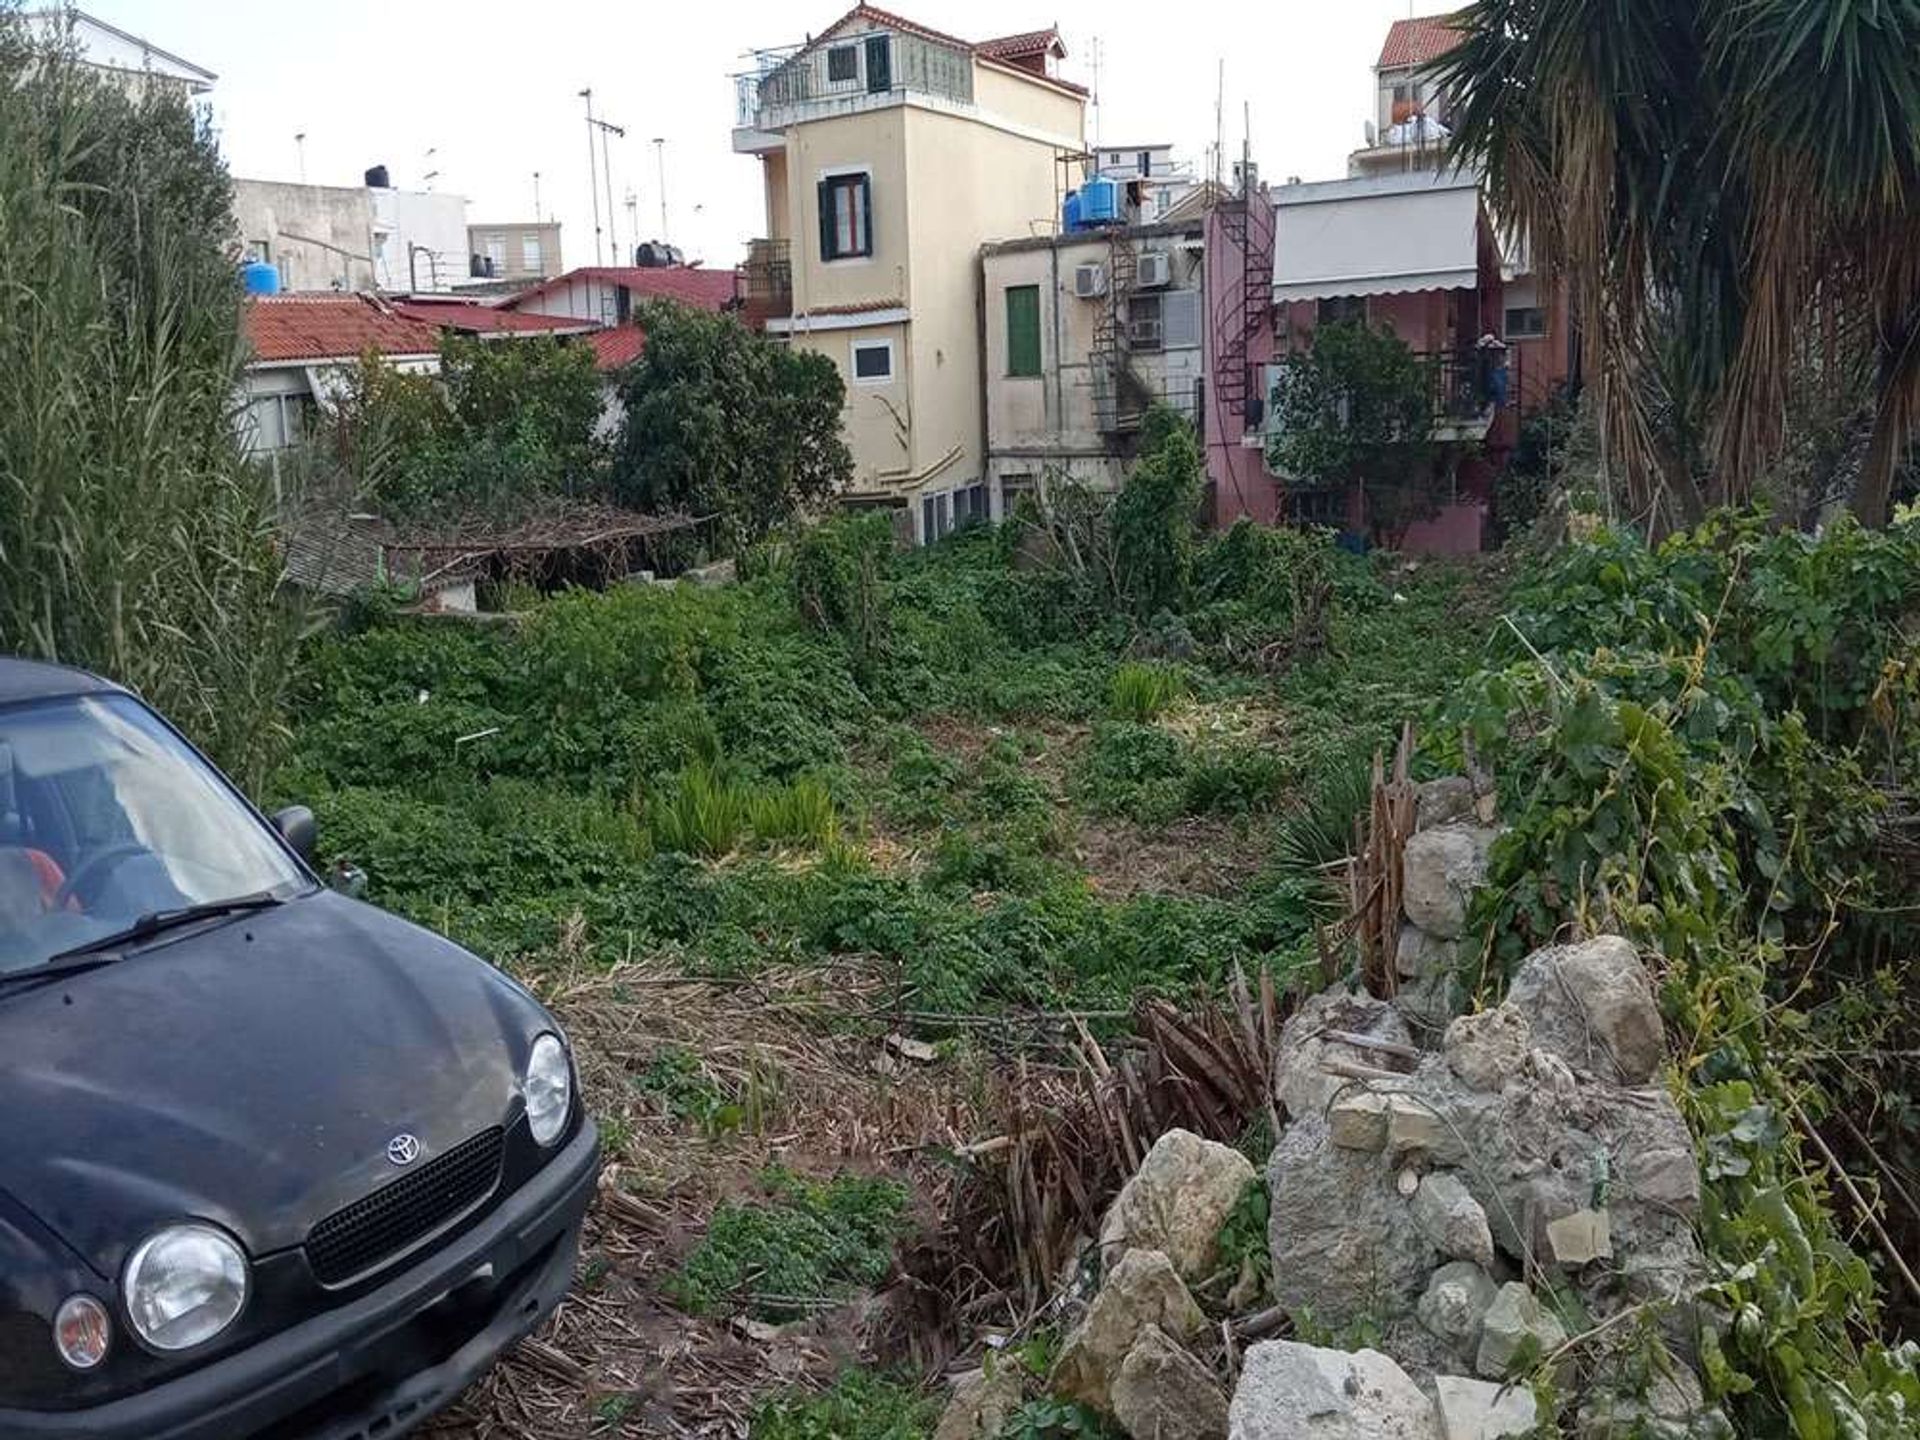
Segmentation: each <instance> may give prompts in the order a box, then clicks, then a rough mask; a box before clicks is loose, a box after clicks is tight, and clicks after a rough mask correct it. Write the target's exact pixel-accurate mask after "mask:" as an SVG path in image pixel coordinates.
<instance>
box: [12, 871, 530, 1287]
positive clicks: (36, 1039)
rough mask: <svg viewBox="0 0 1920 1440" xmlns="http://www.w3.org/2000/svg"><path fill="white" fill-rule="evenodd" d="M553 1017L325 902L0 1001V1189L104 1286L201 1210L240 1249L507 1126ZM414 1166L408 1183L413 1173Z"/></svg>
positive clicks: (268, 913) (306, 899)
mask: <svg viewBox="0 0 1920 1440" xmlns="http://www.w3.org/2000/svg"><path fill="white" fill-rule="evenodd" d="M551 1024H552V1022H551V1021H550V1020H549V1019H548V1018H547V1017H546V1014H545V1012H544V1011H543V1010H542V1009H541V1008H540V1006H539V1005H538V1004H537V1003H536V1002H535V1001H534V1000H533V999H532V997H531V996H529V995H528V994H527V993H526V992H525V991H524V990H522V989H521V988H520V987H519V986H517V985H515V984H514V983H513V982H512V981H511V980H509V979H507V978H506V977H505V976H504V975H502V974H501V973H500V972H499V971H497V970H495V969H493V968H492V967H491V966H489V965H487V964H485V963H484V962H482V961H480V960H478V959H476V958H475V957H473V956H472V955H469V954H468V953H467V952H466V951H464V950H462V949H460V948H459V947H458V946H455V945H453V944H451V943H450V942H448V941H446V940H444V939H442V938H440V937H439V936H436V935H433V934H432V933H430V932H428V931H425V930H422V929H420V928H418V927H417V926H413V925H409V924H407V923H406V922H405V921H402V920H399V919H396V918H395V917H394V916H391V915H388V914H386V913H385V912H383V911H380V910H376V909H374V908H373V907H371V906H368V905H362V904H360V903H358V902H357V901H353V900H348V899H346V898H345V897H342V896H339V895H335V894H333V893H331V892H326V891H322V892H318V893H315V894H311V895H307V896H303V897H301V898H298V899H295V900H290V901H288V902H287V903H285V904H283V905H280V906H277V907H275V908H273V909H270V910H264V911H259V912H254V913H249V914H243V915H240V916H237V917H234V918H232V919H229V920H224V921H221V922H219V923H217V924H215V925H214V926H212V927H211V928H209V929H204V930H195V931H193V932H190V933H183V934H181V935H178V936H175V937H169V938H168V940H167V941H165V942H164V943H161V944H158V945H155V946H152V947H151V948H148V949H145V950H142V951H139V952H137V953H135V954H133V955H131V956H129V957H128V958H127V959H125V960H122V961H120V962H118V963H116V964H112V965H108V966H105V967H103V968H101V969H98V970H89V971H84V972H81V973H79V974H75V975H72V976H68V977H66V978H65V979H62V980H59V981H56V982H51V983H49V984H46V985H43V986H39V987H37V988H34V989H31V990H26V991H23V992H19V993H12V994H8V993H0V1117H4V1123H0V1190H5V1191H7V1192H10V1193H11V1194H12V1195H13V1196H14V1197H15V1199H17V1200H18V1201H20V1202H21V1203H22V1204H24V1205H26V1206H27V1207H28V1208H29V1209H30V1210H32V1211H33V1213H34V1214H35V1215H36V1216H37V1217H38V1218H39V1219H40V1220H41V1221H42V1222H43V1223H44V1224H46V1225H47V1226H48V1227H50V1228H51V1229H53V1230H54V1231H56V1232H58V1233H59V1234H60V1236H61V1237H62V1238H63V1239H65V1240H66V1242H67V1243H68V1244H69V1245H70V1246H72V1247H73V1248H74V1250H75V1251H77V1252H78V1253H79V1254H80V1255H81V1256H83V1257H84V1258H85V1259H86V1260H87V1262H88V1263H89V1264H91V1265H92V1266H94V1267H95V1268H96V1269H97V1270H98V1271H99V1272H100V1274H101V1275H102V1276H103V1277H113V1276H115V1275H117V1274H118V1273H119V1269H120V1266H121V1264H122V1262H123V1260H124V1259H125V1257H126V1255H127V1253H128V1251H129V1250H131V1248H132V1247H133V1246H134V1245H136V1244H137V1243H139V1241H140V1240H141V1239H143V1238H144V1237H145V1236H146V1235H147V1234H148V1233H149V1232H151V1231H152V1230H153V1229H154V1228H155V1227H156V1226H158V1225H161V1224H164V1223H166V1222H168V1221H172V1220H178V1219H182V1218H185V1217H188V1216H196V1217H199V1218H202V1219H206V1220H211V1221H213V1222H215V1223H216V1224H219V1225H222V1226H224V1227H226V1228H227V1229H228V1230H230V1231H231V1232H232V1233H233V1234H234V1235H235V1236H237V1237H238V1238H239V1239H240V1241H241V1242H242V1243H243V1244H244V1245H245V1246H246V1247H247V1249H248V1251H249V1252H251V1253H252V1254H253V1255H255V1256H256V1257H257V1256H260V1255H264V1254H267V1253H270V1252H272V1251H275V1250H279V1249H284V1248H286V1247H288V1246H292V1245H297V1244H299V1243H300V1242H301V1240H302V1239H303V1238H304V1237H305V1235H306V1232H307V1230H308V1228H309V1227H310V1226H311V1225H312V1224H313V1223H314V1222H315V1221H316V1220H319V1219H320V1218H322V1217H323V1216H326V1215H329V1214H331V1213H332V1212H333V1211H335V1210H337V1209H339V1208H340V1207H341V1206H342V1205H345V1204H347V1203H349V1202H350V1201H353V1200H356V1199H358V1198H359V1197H361V1196H362V1195H365V1194H367V1193H368V1192H370V1191H372V1190H374V1189H376V1188H378V1187H379V1186H380V1185H382V1184H385V1183H386V1182H388V1181H390V1180H393V1179H397V1178H398V1176H399V1174H400V1171H399V1170H397V1169H396V1168H395V1166H394V1165H393V1163H392V1162H391V1161H389V1160H388V1159H387V1142H388V1141H389V1140H391V1139H393V1138H394V1137H395V1136H396V1135H400V1134H410V1135H413V1136H414V1137H416V1138H417V1139H418V1140H419V1142H420V1157H419V1159H418V1160H416V1161H415V1162H414V1165H415V1166H417V1165H419V1164H420V1163H423V1162H425V1161H426V1160H430V1159H431V1158H432V1157H433V1156H435V1155H437V1154H439V1153H441V1152H443V1151H445V1150H448V1149H451V1148H452V1147H453V1146H454V1145H457V1144H458V1143H459V1142H460V1141H462V1140H464V1139H466V1138H468V1137H469V1136H471V1135H473V1134H475V1133H477V1132H479V1131H481V1130H484V1129H486V1128H487V1127H489V1126H493V1125H502V1124H507V1123H510V1122H511V1121H512V1120H513V1119H514V1118H515V1117H517V1116H518V1115H519V1113H520V1108H521V1102H520V1095H519V1091H520V1075H521V1071H522V1066H523V1065H524V1062H525V1056H526V1053H527V1049H528V1047H529V1046H530V1045H531V1043H532V1041H533V1038H534V1037H535V1036H536V1035H538V1034H539V1033H540V1031H541V1030H542V1029H545V1028H549V1027H550V1026H551ZM410 1168H412V1167H410Z"/></svg>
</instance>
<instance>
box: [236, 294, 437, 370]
mask: <svg viewBox="0 0 1920 1440" xmlns="http://www.w3.org/2000/svg"><path fill="white" fill-rule="evenodd" d="M245 329H246V335H247V343H248V345H249V346H250V347H251V348H252V350H253V358H254V361H255V362H256V363H261V364H273V363H285V362H287V361H297V360H340V359H350V358H352V357H354V356H357V355H360V354H362V353H363V352H365V351H367V350H373V351H375V352H377V353H379V354H381V355H437V354H439V352H440V332H439V330H438V329H436V328H435V327H433V326H432V325H423V324H421V323H420V322H419V321H418V320H411V319H409V318H407V317H406V316H405V315H401V314H399V313H397V312H396V311H395V310H394V308H393V307H392V306H391V305H389V304H387V303H386V302H385V301H384V300H381V299H380V298H379V297H378V296H374V295H256V296H254V297H253V298H252V299H250V300H248V301H247V306H246V316H245Z"/></svg>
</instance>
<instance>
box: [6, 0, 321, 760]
mask: <svg viewBox="0 0 1920 1440" xmlns="http://www.w3.org/2000/svg"><path fill="white" fill-rule="evenodd" d="M228 208H229V187H228V182H227V175H226V170H225V168H224V167H223V165H222V164H221V161H220V158H219V154H218V151H217V149H216V147H215V145H214V141H213V137H212V135H211V133H210V132H209V131H208V129H207V128H206V127H205V126H204V125H203V124H201V123H200V122H198V121H197V120H196V119H195V117H194V114H193V112H192V111H190V110H189V109H188V108H187V107H186V106H183V105H180V104H178V103H175V102H174V101H173V100H172V99H171V98H170V97H168V96H166V95H164V94H161V93H159V92H157V91H156V92H154V93H153V94H151V95H149V96H148V97H147V98H145V99H143V100H140V101H135V100H132V99H129V98H128V97H127V95H126V94H125V93H124V92H123V91H122V90H121V89H120V88H119V87H118V86H116V85H114V84H112V83H110V82H103V81H101V80H100V79H99V78H97V76H96V75H95V74H94V72H92V71H90V70H88V69H87V68H86V67H84V66H82V65H80V64H79V63H78V62H77V61H75V60H74V59H73V58H72V57H71V56H70V55H68V54H65V53H64V52H53V51H49V50H46V49H43V48H36V47H35V46H33V45H30V44H29V42H28V35H27V31H26V27H25V24H24V23H23V22H22V21H21V20H20V18H19V15H18V12H17V10H16V8H15V6H13V5H12V4H0V368H3V369H4V373H5V375H6V377H7V378H6V382H5V387H4V395H3V398H0V650H5V651H8V652H12V653H19V654H27V655H34V656H40V657H43V658H46V659H51V660H59V661H65V662H67V663H70V664H78V665H83V666H88V667H91V668H94V669H98V670H101V671H104V672H105V673H107V674H109V675H111V676H113V677H114V678H115V679H117V680H120V681H122V682H124V683H126V684H128V685H131V686H133V687H134V688H135V689H137V690H139V691H140V692H141V693H142V694H144V695H145V696H146V697H147V698H148V699H150V700H152V701H153V702H154V703H155V704H157V705H158V706H159V707H160V708H161V709H162V710H164V711H166V713H167V714H168V715H169V716H170V717H171V718H172V719H173V720H174V721H175V722H177V723H178V724H180V725H181V726H183V727H184V728H185V729H186V730H187V731H188V733H189V734H191V735H192V736H193V737H194V738H195V739H196V740H198V741H200V742H201V743H203V744H205V745H206V746H207V747H208V748H209V749H210V750H212V752H213V753H214V754H215V755H216V756H218V757H219V759H220V760H221V761H222V762H223V763H225V764H226V765H227V766H228V767H229V768H231V769H232V770H233V771H234V772H235V773H236V774H238V775H239V776H241V777H242V778H243V779H246V780H249V781H257V780H259V779H260V778H261V776H262V775H263V774H264V772H265V771H266V769H267V768H268V767H269V766H270V765H271V764H272V763H273V761H274V759H275V758H276V756H277V755H278V754H279V753H280V751H281V748H282V744H283V741H284V739H285V736H284V732H283V730H282V728H281V700H282V696H283V691H284V687H285V685H286V682H287V677H288V672H289V667H290V662H291V660H292V652H293V646H294V643H295V640H296V637H297V634H298V628H299V617H298V616H297V615H296V614H294V613H293V612H292V611H291V610H290V609H289V608H288V607H286V606H285V605H283V604H281V603H280V600H281V598H282V597H281V596H280V594H279V581H280V568H281V567H280V560H279V557H278V555H277V554H276V552H275V547H274V543H273V522H274V515H273V495H272V489H271V486H270V485H269V483H268V481H267V478H266V477H265V476H263V475H260V474H256V473H255V472H253V471H252V470H250V469H248V468H247V467H246V466H245V465H243V464H242V463H241V461H240V459H239V457H238V454H237V451H236V449H235V446H234V443H233V430H232V426H231V422H230V417H229V409H230V407H231V405H232V399H233V392H234V385H235V382H236V379H237V378H238V375H239V364H240V355H239V347H238V339H237V336H238V329H239V325H238V317H239V305H240V296H239V287H238V283H237V280H236V277H235V274H234V270H233V267H232V265H231V264H230V263H229V260H228V257H227V256H226V255H225V254H224V253H223V252H222V248H221V244H222V237H224V236H225V235H226V234H227V232H228V228H229V220H228Z"/></svg>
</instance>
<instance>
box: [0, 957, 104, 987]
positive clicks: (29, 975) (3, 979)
mask: <svg viewBox="0 0 1920 1440" xmlns="http://www.w3.org/2000/svg"><path fill="white" fill-rule="evenodd" d="M122 958H124V957H122V956H121V955H119V954H118V953H102V954H98V955H89V954H85V953H76V952H71V951H70V952H66V953H64V954H62V955H57V956H55V957H54V958H53V959H51V960H47V961H43V962H42V963H40V964H38V965H30V966H28V967H27V968H26V969H25V970H0V986H3V985H12V984H16V983H18V982H20V981H27V980H31V981H34V982H36V983H37V982H40V981H43V980H52V979H54V978H55V977H56V976H60V975H74V974H78V973H79V972H80V971H82V970H98V969H99V968H100V967H101V966H102V965H111V964H113V963H114V962H115V961H117V960H120V959H122Z"/></svg>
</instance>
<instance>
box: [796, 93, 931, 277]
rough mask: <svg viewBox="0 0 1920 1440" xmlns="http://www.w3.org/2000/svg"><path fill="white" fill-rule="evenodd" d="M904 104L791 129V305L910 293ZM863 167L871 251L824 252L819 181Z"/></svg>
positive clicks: (860, 169) (905, 110)
mask: <svg viewBox="0 0 1920 1440" xmlns="http://www.w3.org/2000/svg"><path fill="white" fill-rule="evenodd" d="M907 114H908V111H907V109H906V107H904V106H900V105H895V106H891V107H889V108H887V109H884V110H872V111H867V112H864V113H862V114H858V115H844V116H837V117H835V118H833V119H829V120H816V121H812V122H810V123H808V124H805V125H796V126H795V127H793V129H791V130H790V131H788V132H787V146H786V165H785V179H786V184H787V207H788V217H789V218H788V223H787V234H789V235H790V236H792V238H793V310H794V314H796V315H801V314H806V313H808V312H810V311H813V310H819V309H826V308H838V307H844V306H848V305H870V304H879V303H882V302H884V303H887V304H894V305H897V304H899V303H901V302H902V301H903V300H904V299H905V297H906V293H907V263H908V255H907V213H908V207H909V197H908V190H907V185H908V182H907V151H906V117H907ZM862 171H864V172H865V173H866V174H867V175H868V177H869V180H870V183H871V189H870V191H869V199H870V203H871V206H872V210H871V214H870V217H869V223H870V225H871V227H872V239H873V253H872V254H871V255H864V256H852V257H849V258H847V259H844V260H826V259H823V258H822V257H821V254H820V182H821V181H822V180H824V179H826V178H827V177H828V176H830V175H836V174H850V173H855V172H862Z"/></svg>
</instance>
